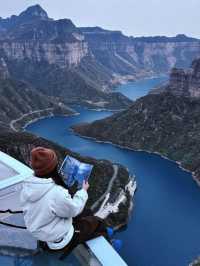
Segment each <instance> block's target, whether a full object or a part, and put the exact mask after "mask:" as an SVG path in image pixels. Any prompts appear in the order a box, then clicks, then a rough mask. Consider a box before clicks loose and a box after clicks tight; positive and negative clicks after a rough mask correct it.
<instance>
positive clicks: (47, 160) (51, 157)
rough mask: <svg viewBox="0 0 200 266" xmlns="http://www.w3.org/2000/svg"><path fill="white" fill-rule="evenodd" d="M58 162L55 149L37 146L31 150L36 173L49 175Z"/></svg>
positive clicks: (32, 163)
mask: <svg viewBox="0 0 200 266" xmlns="http://www.w3.org/2000/svg"><path fill="white" fill-rule="evenodd" d="M57 164H58V158H57V155H56V153H55V152H54V151H53V150H51V149H46V148H43V147H37V148H34V149H33V150H32V151H31V166H32V168H33V170H34V172H35V174H36V175H38V176H43V175H48V174H49V173H51V172H52V171H53V170H54V169H55V167H56V166H57Z"/></svg>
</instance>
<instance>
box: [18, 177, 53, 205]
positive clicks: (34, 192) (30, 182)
mask: <svg viewBox="0 0 200 266" xmlns="http://www.w3.org/2000/svg"><path fill="white" fill-rule="evenodd" d="M54 186H55V183H54V181H53V180H52V179H51V178H48V179H43V178H38V177H35V176H33V177H31V178H29V179H26V180H25V181H24V183H23V190H22V193H21V200H22V201H31V202H34V201H38V200H40V199H41V198H42V197H43V196H44V195H45V194H46V193H47V192H48V191H49V190H51V188H53V187H54Z"/></svg>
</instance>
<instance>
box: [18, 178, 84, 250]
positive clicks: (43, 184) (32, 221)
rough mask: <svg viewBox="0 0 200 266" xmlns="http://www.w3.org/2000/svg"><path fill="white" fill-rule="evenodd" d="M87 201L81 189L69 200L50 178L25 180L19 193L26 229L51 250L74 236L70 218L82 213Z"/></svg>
mask: <svg viewBox="0 0 200 266" xmlns="http://www.w3.org/2000/svg"><path fill="white" fill-rule="evenodd" d="M87 199H88V194H87V192H86V191H85V190H84V189H81V190H79V191H77V192H76V194H75V195H74V197H73V198H71V196H70V194H69V193H68V190H67V189H64V188H62V187H61V186H58V185H56V184H55V183H54V181H53V180H52V179H51V178H48V179H42V178H38V177H35V176H33V177H31V178H29V179H27V180H25V182H24V184H23V189H22V192H21V205H22V208H23V212H24V219H25V224H26V227H27V229H28V230H29V231H30V232H31V233H32V235H33V236H34V237H35V238H37V239H38V240H41V241H45V242H47V244H48V246H49V247H50V248H51V249H60V248H63V247H64V246H65V245H67V244H68V243H69V241H70V240H71V239H72V236H73V234H74V228H73V225H72V218H73V217H75V216H77V215H78V214H79V213H80V212H81V211H82V210H83V208H84V206H85V204H86V201H87ZM60 240H61V242H60ZM55 242H59V243H55Z"/></svg>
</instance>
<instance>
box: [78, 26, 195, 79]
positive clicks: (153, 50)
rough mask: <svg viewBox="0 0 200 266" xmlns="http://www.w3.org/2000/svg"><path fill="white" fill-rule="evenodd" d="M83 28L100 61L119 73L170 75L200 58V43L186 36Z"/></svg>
mask: <svg viewBox="0 0 200 266" xmlns="http://www.w3.org/2000/svg"><path fill="white" fill-rule="evenodd" d="M80 29H81V31H82V32H83V33H84V35H85V36H86V41H87V42H88V44H89V47H90V48H91V50H92V52H93V54H94V55H95V57H96V58H97V60H98V61H100V62H101V63H102V64H103V65H105V66H106V67H107V68H109V69H112V71H113V72H114V73H116V74H121V75H132V76H135V77H137V76H145V75H146V76H147V75H152V74H161V73H162V74H166V73H168V72H169V71H170V70H171V68H172V67H175V66H176V67H188V66H189V65H190V63H191V62H192V60H193V59H194V58H196V57H197V56H199V48H200V41H199V40H198V39H194V38H189V37H187V36H184V35H178V36H176V37H172V38H167V37H141V38H133V37H127V36H125V35H123V34H122V33H121V32H119V31H107V30H104V29H101V28H98V27H96V28H80Z"/></svg>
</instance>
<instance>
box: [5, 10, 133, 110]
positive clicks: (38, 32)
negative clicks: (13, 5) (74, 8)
mask: <svg viewBox="0 0 200 266" xmlns="http://www.w3.org/2000/svg"><path fill="white" fill-rule="evenodd" d="M0 57H1V58H3V59H4V61H5V62H6V64H7V66H8V69H9V72H10V75H11V76H12V77H13V78H14V79H18V80H19V79H21V80H25V81H27V82H29V83H31V84H32V85H33V87H35V88H37V89H38V90H39V91H42V92H43V93H44V94H47V95H51V96H56V97H61V98H62V100H63V101H64V102H65V103H76V104H77V103H78V104H83V105H87V106H92V107H97V108H100V107H102V108H109V109H121V108H125V107H127V106H128V105H130V103H131V101H130V100H129V99H127V98H126V97H125V96H123V95H121V94H119V93H112V94H111V93H109V94H108V91H107V92H105V87H106V84H109V82H110V80H111V79H112V72H111V71H110V70H109V69H106V68H105V67H104V66H103V65H101V64H100V63H98V62H97V61H96V60H95V58H94V56H93V55H92V54H91V52H90V49H89V47H88V43H87V42H86V41H85V36H84V35H83V34H82V32H81V31H80V30H79V29H78V28H77V27H76V26H75V25H74V24H73V23H72V21H71V20H69V19H60V20H53V19H50V18H49V17H48V15H47V13H46V12H45V11H44V10H43V9H42V8H41V7H40V6H39V5H36V6H32V7H29V8H28V9H27V10H25V11H24V12H22V13H21V14H20V15H19V16H12V17H11V18H7V19H0Z"/></svg>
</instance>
